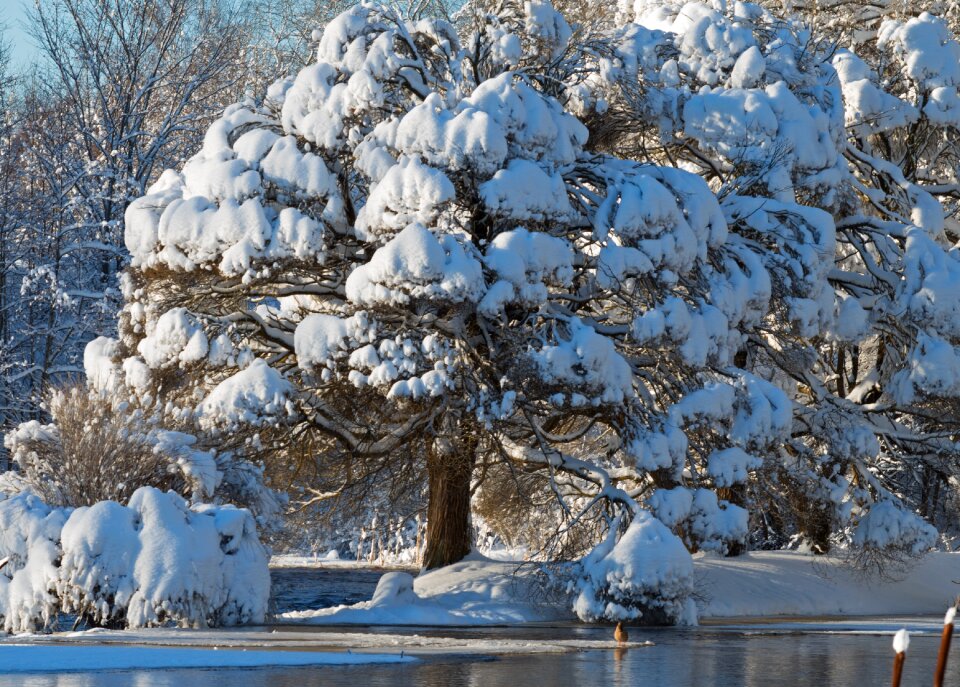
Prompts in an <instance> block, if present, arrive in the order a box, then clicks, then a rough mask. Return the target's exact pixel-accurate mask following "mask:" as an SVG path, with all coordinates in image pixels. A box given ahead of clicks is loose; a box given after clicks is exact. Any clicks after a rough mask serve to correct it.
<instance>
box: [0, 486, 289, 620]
mask: <svg viewBox="0 0 960 687" xmlns="http://www.w3.org/2000/svg"><path fill="white" fill-rule="evenodd" d="M0 527H2V529H0V560H3V559H5V558H7V559H8V562H7V564H6V565H5V566H4V567H3V568H2V569H0V619H2V621H3V626H4V628H5V629H6V630H7V631H8V632H25V631H34V630H41V629H49V628H50V627H52V626H53V625H54V624H55V622H56V619H57V614H58V613H60V612H64V613H76V614H77V615H78V616H79V618H80V619H81V620H84V621H86V622H89V623H91V624H94V625H97V626H107V627H130V628H133V627H149V626H161V625H167V624H170V623H175V624H177V625H180V626H190V627H205V626H208V625H209V626H220V625H239V624H246V623H262V622H263V620H264V618H265V616H266V613H267V603H268V600H269V597H270V574H269V569H268V567H267V565H268V562H269V556H268V554H267V551H266V549H265V548H264V546H263V545H262V544H261V543H260V540H259V539H258V537H257V530H256V525H255V523H254V520H253V517H252V516H251V514H250V513H249V511H247V510H244V509H238V508H235V507H233V506H212V505H195V506H192V507H191V506H189V505H188V504H187V502H186V501H184V500H183V499H182V498H181V497H180V496H178V495H177V494H176V493H174V492H166V493H165V492H162V491H160V490H158V489H155V488H153V487H142V488H140V489H138V490H137V491H135V492H134V494H133V496H132V497H131V498H130V502H129V505H127V506H123V505H121V504H119V503H117V502H116V501H100V502H98V503H95V504H93V505H92V506H83V507H80V508H77V509H75V510H69V509H55V508H54V509H52V508H50V507H49V506H47V505H46V504H44V503H43V502H42V501H41V500H40V499H39V498H38V497H37V496H35V495H33V494H29V493H22V494H19V495H17V496H14V497H11V498H8V499H5V500H3V501H0Z"/></svg>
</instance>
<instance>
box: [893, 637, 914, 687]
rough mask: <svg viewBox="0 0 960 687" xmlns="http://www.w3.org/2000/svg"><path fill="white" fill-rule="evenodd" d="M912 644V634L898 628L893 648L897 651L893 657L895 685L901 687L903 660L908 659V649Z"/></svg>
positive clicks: (894, 686)
mask: <svg viewBox="0 0 960 687" xmlns="http://www.w3.org/2000/svg"><path fill="white" fill-rule="evenodd" d="M909 646H910V634H909V633H908V632H907V631H906V630H905V629H903V630H897V634H895V635H893V650H894V651H895V652H896V653H897V655H896V657H895V658H894V659H893V687H900V678H902V677H903V662H904V661H906V660H907V649H908V648H909Z"/></svg>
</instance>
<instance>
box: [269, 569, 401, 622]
mask: <svg viewBox="0 0 960 687" xmlns="http://www.w3.org/2000/svg"><path fill="white" fill-rule="evenodd" d="M384 572H386V571H385V570H348V569H341V568H329V569H322V568H284V569H280V570H274V571H273V573H272V575H271V577H272V580H271V581H272V586H271V592H272V594H273V598H272V599H271V602H272V603H271V606H272V607H273V608H274V609H275V610H276V612H277V613H284V612H286V611H305V610H309V609H311V608H327V607H329V606H336V605H338V604H355V603H357V602H358V601H369V599H370V597H371V596H373V590H374V589H376V588H377V580H379V579H380V576H381V575H382V574H383V573H384Z"/></svg>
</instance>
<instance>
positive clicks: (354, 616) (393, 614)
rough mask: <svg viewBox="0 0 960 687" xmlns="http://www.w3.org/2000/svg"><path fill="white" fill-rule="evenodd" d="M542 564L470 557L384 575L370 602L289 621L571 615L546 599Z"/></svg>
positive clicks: (522, 619) (420, 621)
mask: <svg viewBox="0 0 960 687" xmlns="http://www.w3.org/2000/svg"><path fill="white" fill-rule="evenodd" d="M537 569H539V566H538V565H537V564H530V563H527V564H524V563H510V562H495V561H487V560H467V561H463V562H461V563H455V564H454V565H451V566H447V567H445V568H440V569H438V570H434V571H430V572H427V573H425V574H422V575H420V576H418V577H417V578H413V577H412V576H411V575H410V574H409V573H405V572H391V573H387V574H385V575H384V576H383V577H382V578H381V579H380V582H379V583H378V585H377V589H376V591H375V593H374V595H373V598H372V599H371V600H370V601H364V602H360V603H358V604H355V605H353V606H335V607H333V608H326V609H318V610H311V611H291V612H289V613H284V614H283V615H282V616H281V617H282V619H283V620H284V621H290V622H301V621H302V622H307V623H310V624H318V625H331V624H332V625H336V624H356V625H367V624H372V625H503V624H517V623H529V622H542V621H547V620H557V619H571V618H572V613H571V612H570V611H569V610H568V609H565V608H563V607H562V606H557V605H556V604H551V603H549V602H546V597H545V593H544V592H543V590H542V589H540V588H539V587H541V586H542V582H543V580H541V579H539V577H538V575H537V574H536V572H535V571H536V570H537Z"/></svg>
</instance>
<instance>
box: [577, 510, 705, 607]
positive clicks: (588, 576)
mask: <svg viewBox="0 0 960 687" xmlns="http://www.w3.org/2000/svg"><path fill="white" fill-rule="evenodd" d="M580 566H581V567H578V568H577V569H578V570H579V571H581V574H582V578H581V579H580V580H579V581H578V583H577V590H578V595H577V598H576V601H575V602H574V606H573V609H574V611H575V612H576V614H577V615H578V616H579V617H580V618H581V619H582V620H586V621H591V622H595V621H597V620H608V621H616V620H638V621H639V622H640V623H643V624H647V625H663V624H671V625H673V624H690V623H696V620H697V611H696V607H695V606H694V605H693V603H694V602H693V599H691V598H690V595H691V594H692V592H693V559H692V558H691V557H690V553H689V552H688V551H687V549H686V547H685V546H684V544H683V542H682V541H681V540H680V538H679V537H677V535H675V534H674V533H673V532H671V531H670V529H669V528H668V527H667V526H666V525H664V524H663V523H662V522H660V521H659V520H658V519H657V518H655V517H653V516H652V515H650V514H649V513H648V512H646V511H639V512H638V513H637V514H636V515H635V517H634V519H633V521H632V522H631V523H630V525H629V526H628V527H627V530H626V532H624V534H623V536H622V537H621V538H620V539H619V541H615V540H614V537H613V536H611V537H609V538H608V540H607V541H606V542H604V543H603V544H601V545H600V546H598V547H597V548H596V549H594V551H593V552H591V553H590V555H588V556H587V557H586V558H584V559H583V561H582V562H581V564H580Z"/></svg>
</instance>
